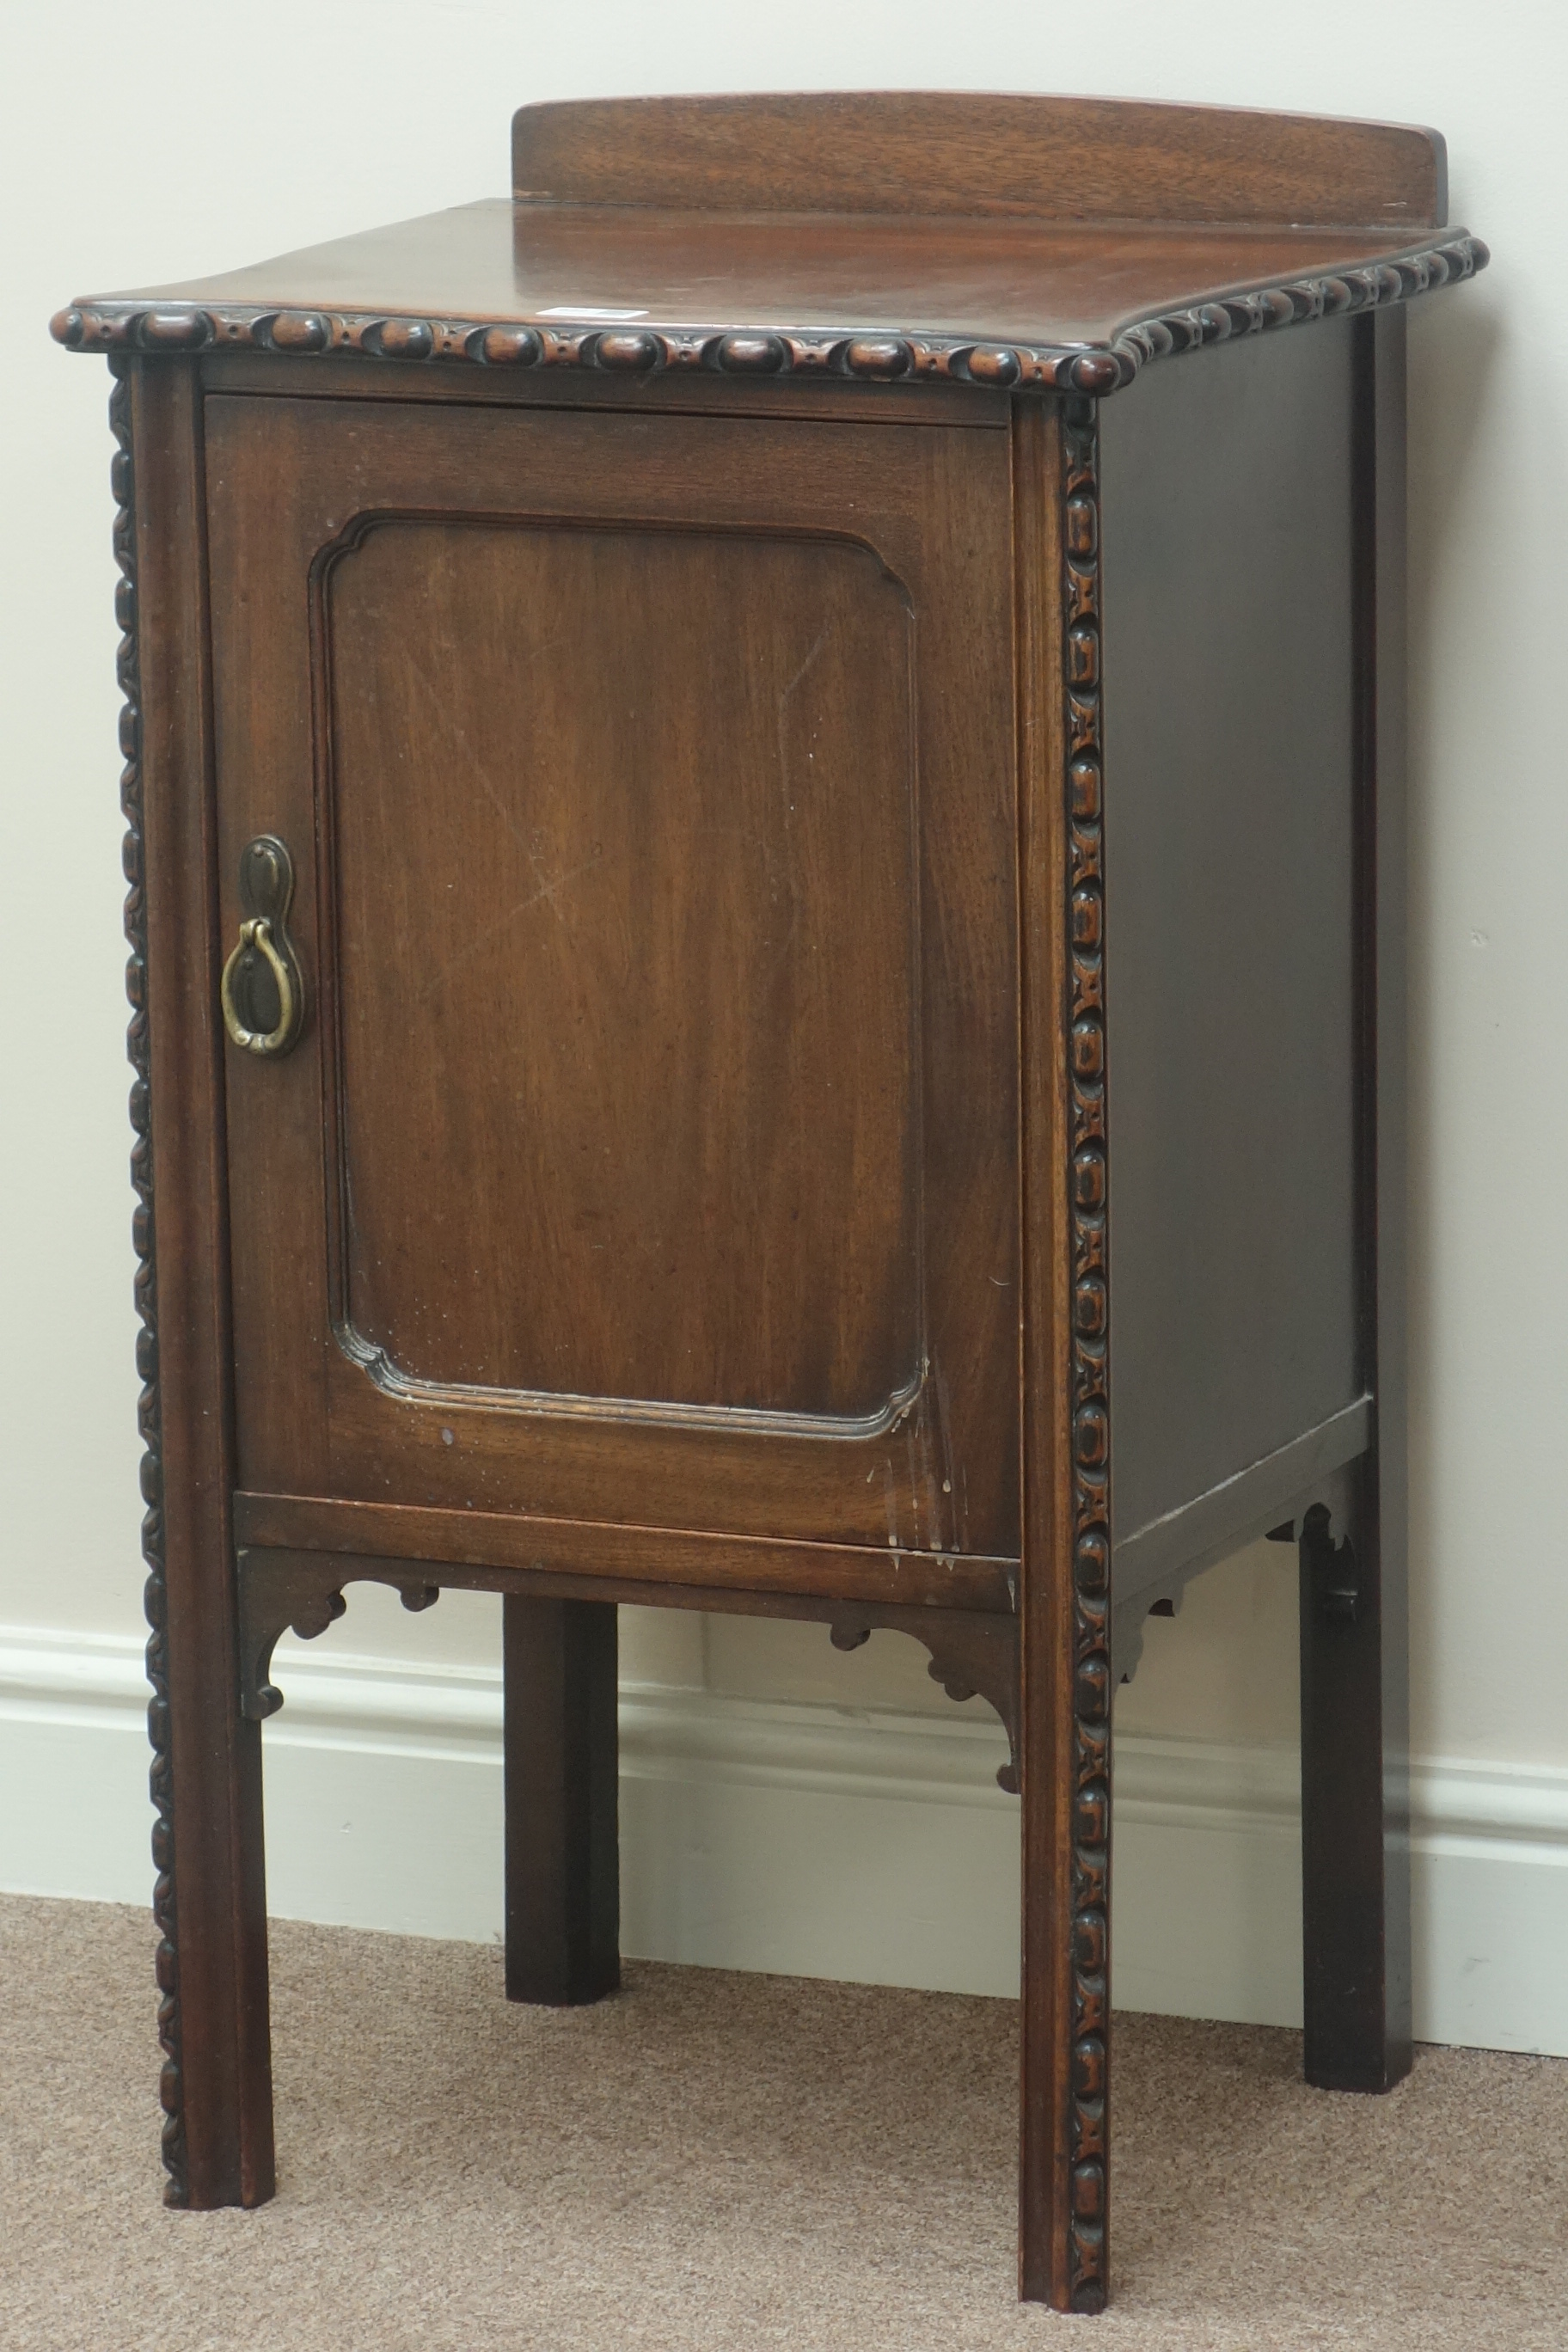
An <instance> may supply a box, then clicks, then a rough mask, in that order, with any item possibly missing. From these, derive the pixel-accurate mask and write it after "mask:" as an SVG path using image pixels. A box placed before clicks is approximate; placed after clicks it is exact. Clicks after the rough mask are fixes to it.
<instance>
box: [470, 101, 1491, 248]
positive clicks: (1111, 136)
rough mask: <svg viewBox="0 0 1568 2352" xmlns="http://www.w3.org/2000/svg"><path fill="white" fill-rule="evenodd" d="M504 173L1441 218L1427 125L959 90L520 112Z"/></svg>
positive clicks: (677, 186)
mask: <svg viewBox="0 0 1568 2352" xmlns="http://www.w3.org/2000/svg"><path fill="white" fill-rule="evenodd" d="M511 152H512V187H513V191H514V193H515V194H517V195H519V196H521V197H528V198H531V199H533V200H535V201H539V200H547V201H549V202H552V203H555V204H573V205H668V206H670V207H672V208H673V207H677V206H680V207H689V208H690V209H692V210H699V209H704V210H706V209H710V210H712V211H715V212H734V213H746V212H764V211H765V212H784V213H855V214H863V215H864V214H868V215H876V214H879V213H902V214H913V215H921V216H930V215H933V214H963V215H999V216H1008V215H1011V216H1014V217H1016V216H1018V215H1035V216H1037V217H1040V218H1044V219H1048V220H1068V221H1092V220H1113V221H1131V220H1144V221H1181V222H1194V223H1195V222H1212V221H1247V222H1253V221H1283V222H1292V223H1300V222H1311V221H1336V222H1344V221H1375V222H1378V223H1389V224H1398V225H1400V226H1406V225H1407V226H1411V227H1414V228H1440V227H1441V226H1442V225H1443V223H1444V221H1445V220H1446V219H1447V194H1448V190H1447V151H1446V149H1445V146H1444V143H1443V140H1442V138H1441V136H1440V135H1439V134H1438V132H1436V131H1423V130H1413V129H1405V128H1402V127H1400V126H1396V125H1394V124H1392V123H1384V122H1352V121H1336V120H1333V119H1331V118H1330V117H1327V116H1323V115H1310V114H1265V113H1258V112H1252V111H1248V110H1244V109H1242V108H1238V107H1220V106H1156V105H1148V104H1140V103H1138V102H1136V101H1131V100H1121V99H1084V98H1045V97H1033V96H1027V97H1026V96H1014V95H1009V96H998V95H995V94H994V93H980V92H970V91H953V90H826V91H807V92H785V93H779V94H770V95H764V96H752V95H748V96H745V97H733V98H731V97H721V98H622V99H592V100H575V101H570V102H567V103H564V104H554V105H544V106H524V107H520V108H519V110H518V111H517V112H516V114H514V115H513V117H512V125H511Z"/></svg>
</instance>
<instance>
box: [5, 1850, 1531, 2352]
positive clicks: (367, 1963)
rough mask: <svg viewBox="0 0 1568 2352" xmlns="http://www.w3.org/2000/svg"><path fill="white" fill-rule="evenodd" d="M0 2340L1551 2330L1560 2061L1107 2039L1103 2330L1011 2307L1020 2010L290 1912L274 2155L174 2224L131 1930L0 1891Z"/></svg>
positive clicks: (140, 1929) (677, 2349) (638, 2341)
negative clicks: (215, 2201) (526, 2005)
mask: <svg viewBox="0 0 1568 2352" xmlns="http://www.w3.org/2000/svg"><path fill="white" fill-rule="evenodd" d="M0 1956H3V1959H4V1967H5V1979H4V1981H5V2002H4V2023H3V2027H0V2112H3V2118H4V2120H3V2123H0V2344H3V2345H4V2347H5V2352H35V2347H40V2348H41V2347H48V2352H57V2347H69V2352H100V2347H101V2352H142V2347H146V2352H154V2347H155V2352H230V2347H244V2352H317V2347H321V2352H361V2347H363V2352H405V2348H406V2352H446V2347H462V2352H490V2347H534V2346H539V2347H552V2352H553V2347H561V2352H697V2347H702V2352H753V2347H774V2346H787V2347H797V2346H798V2347H803V2352H804V2348H805V2347H844V2352H851V2347H852V2352H991V2348H992V2347H997V2352H1002V2347H1008V2348H1009V2352H1010V2348H1011V2347H1036V2352H1038V2347H1042V2346H1047V2345H1050V2344H1063V2345H1066V2344H1068V2343H1075V2344H1078V2345H1079V2346H1080V2347H1082V2346H1085V2345H1088V2344H1102V2345H1103V2346H1104V2347H1105V2352H1189V2347H1190V2348H1191V2352H1196V2348H1197V2347H1205V2352H1206V2347H1222V2346H1223V2347H1227V2348H1228V2347H1247V2352H1260V2348H1261V2347H1275V2346H1280V2347H1318V2346H1340V2345H1354V2346H1358V2347H1373V2352H1384V2347H1400V2352H1406V2347H1408V2352H1449V2347H1455V2352H1458V2347H1464V2352H1476V2347H1489V2346H1494V2345H1495V2346H1509V2347H1530V2352H1536V2347H1539V2352H1548V2347H1552V2352H1558V2348H1559V2347H1563V2346H1565V2345H1568V2063H1563V2062H1559V2061H1553V2060H1546V2059H1530V2058H1514V2057H1503V2056H1496V2055H1492V2054H1490V2053H1478V2052H1474V2051H1439V2050H1424V2051H1423V2052H1422V2053H1420V2055H1419V2058H1418V2061H1417V2063H1416V2068H1415V2074H1414V2075H1413V2077H1412V2078H1411V2080H1410V2081H1409V2082H1408V2083H1406V2084H1404V2085H1403V2086H1402V2088H1401V2089H1400V2090H1398V2091H1396V2092H1395V2093H1394V2095H1393V2096H1392V2097H1390V2098H1387V2099H1352V2098H1339V2097H1330V2096H1325V2095H1322V2094H1321V2093H1314V2092H1310V2091H1307V2090H1304V2089H1303V2088H1302V2087H1301V2085H1300V2084H1299V2083H1298V2081H1297V2080H1296V2067H1297V2063H1298V2055H1299V2049H1298V2042H1297V2039H1296V2037H1295V2036H1294V2035H1293V2034H1290V2033H1285V2032H1273V2031H1268V2030H1263V2029H1259V2028H1250V2027H1241V2026H1219V2025H1194V2024H1188V2023H1184V2022H1181V2021H1174V2020H1170V2019H1164V2018H1144V2017H1128V2018H1124V2019H1122V2020H1121V2021H1120V2022H1119V2026H1118V2040H1117V2052H1118V2061H1117V2063H1118V2069H1119V2076H1118V2090H1119V2095H1120V2110H1119V2115H1118V2120H1117V2139H1116V2158H1117V2172H1116V2208H1115V2220H1116V2256H1115V2286H1116V2294H1117V2301H1116V2305H1115V2308H1114V2309H1113V2310H1112V2311H1111V2313H1110V2314H1109V2315H1107V2316H1106V2317H1105V2318H1103V2319H1098V2320H1086V2319H1076V2320H1064V2319H1058V2318H1055V2317H1054V2316H1052V2315H1049V2314H1047V2313H1045V2312H1041V2311H1039V2310H1037V2309H1033V2308H1030V2309H1027V2310H1020V2309H1019V2307H1018V2306H1017V2305H1016V2304H1015V2302H1014V2300H1013V2193H1014V2191H1013V2181H1014V2147H1013V2141H1014V2123H1013V2114H1014V2046H1015V2012H1014V2010H1013V2008H1012V2005H1011V2004H1010V2003H1007V2002H1004V2001H991V2000H961V1999H957V1998H954V1997H952V1996H949V1995H937V1994H924V1993H910V1992H889V1991H883V1990H868V1989H867V1988H864V1987H858V1986H847V1985H829V1984H817V1983H810V1982H804V1981H800V1980H797V1979H783V1978H776V1977H746V1976H729V1975H719V1974H716V1973H712V1972H709V1971H706V1970H701V1969H674V1968H664V1967H654V1966H652V1965H649V1964H647V1963H643V1964H640V1965H635V1966H633V1967H632V1968H630V1969H628V1971H627V1975H628V1984H627V1990H626V1993H625V1994H624V1995H623V1996H622V1997H621V1998H620V1999H619V2000H614V2001H610V2002H606V2003H605V2004H604V2005H603V2006H602V2007H600V2008H598V2009H594V2010H584V2011H574V2012H551V2011H528V2010H521V2009H512V2008H509V2007H508V2005H507V2003H506V2002H505V2001H504V2000H502V1998H501V1972H500V1955H499V1953H497V1952H494V1951H489V1950H484V1949H480V1948H476V1947H474V1946H472V1945H467V1944H436V1943H427V1942H421V1941H416V1940H414V1939H411V1938H404V1937H391V1936H371V1935H361V1934H357V1933H353V1932H351V1931H349V1930H346V1929H342V1928H325V1927H300V1926H294V1925H289V1924H287V1923H279V1925H277V1926H276V1927H275V1928H274V1931H273V1956H274V1957H273V1969H274V1978H273V2031H274V2040H275V2042H276V2055H277V2075H278V2126H279V2166H280V2176H281V2178H280V2186H279V2196H278V2199H277V2200H276V2202H275V2203H274V2204H272V2205H270V2206H268V2208H267V2209H266V2210H264V2211H261V2212H258V2213H248V2214H247V2213H234V2212H228V2213H212V2214H193V2213H171V2212H169V2211H167V2210H164V2208H163V2206H162V2205H161V2204H160V2202H159V2173H158V2168H157V2161H156V2155H155V2143H156V2130H157V2114H156V2106H155V2100H154V2095H153V2080H154V2048H153V2029H152V2012H153V1994H152V1985H151V1976H150V1962H151V1934H150V1929H149V1927H148V1924H147V1922H146V1920H145V1919H144V1918H143V1917H142V1916H141V1915H140V1914H139V1913H137V1912H134V1911H124V1910H120V1909H116V1908H111V1907H110V1906H103V1905H97V1904H68V1903H44V1902H37V1901H33V1900H30V1899H26V1898H23V1897H17V1896H7V1897H5V1898H3V1899H0Z"/></svg>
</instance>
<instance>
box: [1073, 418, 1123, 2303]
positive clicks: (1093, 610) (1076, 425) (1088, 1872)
mask: <svg viewBox="0 0 1568 2352" xmlns="http://www.w3.org/2000/svg"><path fill="white" fill-rule="evenodd" d="M1062 430H1063V439H1064V457H1065V468H1064V474H1065V478H1064V485H1063V488H1064V529H1063V565H1062V598H1063V615H1062V620H1063V626H1062V643H1063V659H1064V677H1063V686H1064V701H1065V706H1066V708H1065V720H1066V726H1065V735H1066V746H1067V777H1066V784H1067V808H1066V834H1067V849H1068V855H1067V858H1066V868H1067V871H1066V877H1065V878H1066V888H1067V893H1068V905H1067V909H1066V913H1067V933H1068V971H1067V973H1066V975H1065V981H1066V987H1065V994H1066V1000H1067V1002H1066V1010H1067V1015H1068V1164H1067V1166H1066V1168H1065V1169H1064V1170H1063V1171H1062V1177H1061V1181H1064V1182H1065V1183H1066V1185H1067V1188H1068V1214H1069V1218H1070V1222H1071V1232H1072V1400H1071V1411H1072V1428H1071V1459H1072V1504H1073V1559H1072V1597H1073V1650H1074V1683H1073V1818H1072V1828H1073V1916H1072V1942H1071V1967H1072V2034H1073V2046H1072V2066H1071V2081H1072V2090H1071V2115H1070V2118H1069V2122H1070V2131H1071V2144H1072V2181H1073V2196H1072V2220H1071V2221H1070V2223H1069V2225H1068V2227H1069V2233H1070V2243H1069V2246H1068V2277H1069V2298H1070V2307H1071V2308H1072V2309H1073V2310H1074V2311H1086V2312H1087V2311H1099V2310H1101V2309H1102V2308H1103V2307H1104V2304H1105V2299H1106V2284H1107V2225H1106V2211H1107V2196H1106V2182H1107V2146H1106V2099H1107V2084H1108V2069H1109V2060H1110V1909H1109V1901H1108V1895H1109V1882H1110V1696H1111V1687H1112V1669H1111V1660H1110V1377H1109V1373H1110V1366H1109V1354H1108V1351H1109V1342H1110V1287H1109V1284H1110V1266H1109V1263H1108V1252H1107V1239H1108V1236H1107V1224H1106V1202H1107V1194H1108V1181H1107V1177H1108V1171H1107V1160H1106V1148H1107V1121H1106V1054H1105V1045H1106V1037H1105V874H1104V845H1105V835H1104V779H1103V732H1102V725H1101V706H1100V465H1099V434H1098V425H1097V415H1096V411H1095V408H1094V406H1093V404H1091V403H1090V402H1088V401H1069V402H1068V404H1067V405H1066V409H1065V412H1064V415H1063V420H1062Z"/></svg>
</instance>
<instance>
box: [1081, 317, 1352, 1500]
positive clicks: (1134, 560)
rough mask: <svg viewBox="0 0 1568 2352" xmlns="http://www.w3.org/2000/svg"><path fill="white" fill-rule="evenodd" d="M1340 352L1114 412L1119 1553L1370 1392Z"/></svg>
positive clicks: (1338, 329) (1162, 373) (1111, 741)
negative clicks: (1359, 1251) (1356, 1077)
mask: <svg viewBox="0 0 1568 2352" xmlns="http://www.w3.org/2000/svg"><path fill="white" fill-rule="evenodd" d="M1351 352H1352V346H1351V330H1350V326H1349V324H1348V322H1347V323H1345V324H1343V325H1342V324H1339V323H1337V322H1336V323H1332V324H1325V325H1323V326H1321V327H1314V328H1312V329H1311V330H1310V331H1306V332H1303V333H1301V334H1300V335H1289V336H1284V337H1281V338H1279V340H1278V341H1268V342H1266V341H1262V340H1260V339H1259V340H1254V341H1250V342H1247V343H1245V344H1243V345H1241V346H1240V347H1238V348H1233V349H1229V350H1226V349H1224V348H1221V349H1218V350H1216V351H1215V352H1205V353H1200V354H1195V355H1194V356H1193V357H1192V358H1191V359H1184V360H1183V362H1181V364H1180V365H1179V366H1174V367H1171V368H1167V369H1160V370H1155V371H1152V372H1151V373H1150V374H1149V375H1148V376H1147V377H1146V378H1144V379H1143V380H1142V382H1140V383H1138V384H1136V385H1134V386H1133V387H1132V389H1131V391H1130V392H1128V393H1127V394H1125V395H1123V396H1119V397H1118V398H1117V399H1115V400H1112V401H1110V402H1108V403H1107V404H1106V407H1105V413H1104V423H1103V435H1104V454H1103V486H1104V487H1103V502H1104V534H1105V553H1104V616H1105V617H1104V641H1105V665H1106V692H1105V730H1106V832H1107V867H1108V887H1109V888H1110V893H1111V912H1110V935H1111V939H1112V941H1113V947H1112V951H1111V958H1110V971H1109V973H1108V989H1107V992H1108V1014H1109V1022H1110V1036H1111V1052H1112V1057H1113V1061H1114V1066H1115V1072H1116V1082H1115V1085H1114V1087H1113V1088H1112V1089H1111V1097H1110V1128H1111V1150H1110V1167H1111V1171H1112V1176H1111V1249H1112V1254H1113V1257H1114V1261H1115V1282H1114V1285H1113V1290H1112V1296H1113V1298H1114V1302H1115V1304H1114V1306H1113V1308H1112V1350H1111V1358H1112V1363H1113V1365H1114V1373H1113V1381H1114V1391H1113V1406H1114V1414H1115V1420H1116V1426H1117V1432H1118V1462H1117V1505H1116V1537H1117V1541H1118V1543H1119V1544H1120V1543H1122V1542H1124V1541H1125V1540H1126V1539H1127V1538H1129V1537H1130V1536H1131V1535H1133V1534H1135V1533H1136V1532H1137V1531H1138V1530H1139V1529H1140V1528H1145V1527H1147V1526H1148V1525H1149V1524H1150V1522H1151V1521H1152V1520H1154V1519H1157V1518H1160V1517H1163V1515H1164V1514H1166V1513H1168V1512H1171V1511H1173V1510H1176V1509H1179V1508H1180V1507H1182V1506H1183V1505H1184V1504H1185V1503H1188V1502H1190V1501H1192V1500H1194V1498H1195V1497H1196V1496H1199V1495H1201V1494H1204V1493H1205V1492H1206V1491H1207V1490H1208V1489H1209V1488H1211V1487H1213V1486H1216V1485H1218V1484H1219V1483H1220V1482H1221V1481H1222V1480H1224V1479H1226V1478H1228V1477H1231V1476H1234V1475H1236V1474H1237V1472H1238V1471H1240V1470H1243V1469H1245V1468H1246V1467H1247V1465H1249V1464H1252V1463H1254V1462H1257V1461H1259V1460H1260V1459H1261V1458H1262V1457H1263V1456H1264V1455H1266V1454H1270V1453H1272V1452H1274V1451H1275V1450H1276V1449H1277V1448H1279V1447H1280V1446H1283V1445H1286V1444H1289V1443H1290V1442H1291V1441H1292V1440H1294V1439H1296V1438H1298V1437H1300V1436H1301V1435H1303V1434H1304V1433H1306V1432H1308V1431H1310V1430H1311V1429H1313V1428H1314V1427H1316V1426H1317V1425H1318V1424H1319V1423H1322V1422H1324V1421H1325V1420H1327V1419H1328V1418H1329V1417H1330V1416H1331V1414H1333V1413H1335V1412H1338V1411H1339V1410H1340V1409H1341V1408H1342V1407H1343V1406H1345V1405H1346V1404H1347V1403H1349V1402H1351V1400H1352V1398H1353V1397H1354V1396H1355V1395H1356V1394H1357V1393H1358V1392H1359V1391H1360V1387H1361V1385H1362V1381H1361V1367H1360V1365H1359V1364H1358V1361H1357V1355H1358V1349H1357V1341H1356V1313H1355V1299H1356V1251H1355V1160H1354V1094H1353V1045H1354V1037H1353V952H1352V950H1353V929H1354V912H1353V909H1354V861H1353V841H1352V819H1353V805H1352V804H1353V781H1354V777H1353V770H1354V742H1353V709H1354V697H1353V676H1352V671H1353V615H1352V593H1351V578H1352V471H1351V440H1352V378H1351Z"/></svg>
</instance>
